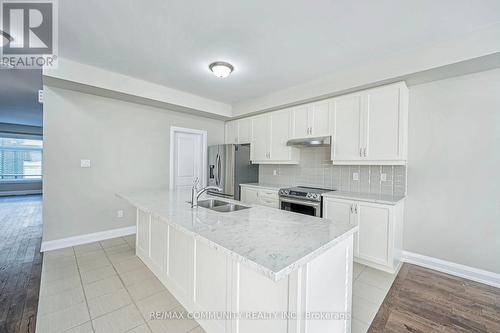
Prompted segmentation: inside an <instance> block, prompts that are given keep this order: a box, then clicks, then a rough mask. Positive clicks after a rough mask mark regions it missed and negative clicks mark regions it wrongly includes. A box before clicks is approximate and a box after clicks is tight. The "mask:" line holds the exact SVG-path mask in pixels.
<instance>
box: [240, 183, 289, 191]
mask: <svg viewBox="0 0 500 333" xmlns="http://www.w3.org/2000/svg"><path fill="white" fill-rule="evenodd" d="M241 186H243V187H253V188H262V189H266V190H273V191H279V190H280V189H281V188H283V187H286V186H284V185H271V184H263V185H260V184H252V183H249V184H245V183H243V184H240V187H241Z"/></svg>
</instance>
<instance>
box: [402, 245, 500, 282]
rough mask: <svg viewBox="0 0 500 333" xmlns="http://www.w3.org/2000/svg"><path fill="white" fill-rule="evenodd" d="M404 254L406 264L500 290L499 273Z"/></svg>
mask: <svg viewBox="0 0 500 333" xmlns="http://www.w3.org/2000/svg"><path fill="white" fill-rule="evenodd" d="M402 254H403V256H402V260H403V261H404V262H407V263H410V264H415V265H418V266H422V267H426V268H430V269H434V270H436V271H439V272H443V273H447V274H451V275H455V276H458V277H462V278H465V279H469V280H472V281H476V282H480V283H484V284H487V285H490V286H493V287H497V288H500V274H498V273H493V272H489V271H485V270H482V269H478V268H474V267H469V266H465V265H461V264H456V263H454V262H450V261H446V260H442V259H437V258H433V257H427V256H424V255H421V254H418V253H413V252H408V251H403V253H402Z"/></svg>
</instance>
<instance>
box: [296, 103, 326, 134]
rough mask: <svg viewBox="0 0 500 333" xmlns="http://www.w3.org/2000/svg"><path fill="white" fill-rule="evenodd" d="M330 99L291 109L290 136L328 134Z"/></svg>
mask: <svg viewBox="0 0 500 333" xmlns="http://www.w3.org/2000/svg"><path fill="white" fill-rule="evenodd" d="M330 116H331V111H330V101H328V100H326V101H320V102H316V103H312V104H306V105H301V106H297V107H295V108H294V109H292V124H293V125H292V129H293V131H292V137H293V138H305V137H311V136H327V135H330Z"/></svg>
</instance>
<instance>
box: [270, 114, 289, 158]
mask: <svg viewBox="0 0 500 333" xmlns="http://www.w3.org/2000/svg"><path fill="white" fill-rule="evenodd" d="M270 126H271V131H270V136H271V150H270V153H271V159H272V160H274V161H285V160H289V159H290V149H292V148H290V147H288V146H287V145H286V142H287V141H288V140H289V139H290V111H289V110H284V111H278V112H272V113H270Z"/></svg>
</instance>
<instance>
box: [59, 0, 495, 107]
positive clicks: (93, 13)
mask: <svg viewBox="0 0 500 333" xmlns="http://www.w3.org/2000/svg"><path fill="white" fill-rule="evenodd" d="M59 11H60V14H59V25H60V28H59V32H60V41H59V48H60V53H61V56H63V57H66V58H69V59H73V60H76V61H79V62H82V63H85V64H89V65H94V66H98V67H102V68H105V69H109V70H112V71H115V72H118V73H122V74H126V75H130V76H133V77H136V78H140V79H144V80H147V81H151V82H155V83H159V84H162V85H166V86H169V87H171V88H176V89H180V90H184V91H187V92H190V93H194V94H198V95H200V96H204V97H208V98H211V99H215V100H219V101H222V102H226V103H236V102H241V101H245V100H248V99H251V98H255V97H259V96H261V95H265V94H268V93H270V92H273V91H276V90H280V89H284V88H287V87H290V86H294V85H297V84H300V83H303V82H307V81H310V80H313V79H317V78H320V77H321V76H323V75H326V74H328V73H331V72H334V71H336V70H338V69H339V68H343V67H346V66H355V65H356V64H357V63H361V62H363V61H366V60H371V59H374V58H381V57H387V56H389V55H391V56H394V55H395V54H396V55H397V53H398V52H402V51H408V50H412V49H416V48H421V47H425V46H426V45H429V46H430V45H432V44H436V43H439V42H442V41H445V40H449V39H451V38H457V37H460V36H463V35H466V34H468V33H471V32H472V31H474V30H477V29H481V28H484V27H486V26H488V25H492V24H495V23H498V22H500V1H498V0H439V1H436V0H418V1H401V0H378V1H373V0H358V1H352V0H330V1H326V0H314V1H304V0H302V1H297V0H273V1H269V0H267V1H262V0H252V1H234V0H213V1H201V0H200V1H192V0H148V1H138V0H106V1H103V0H86V1H83V0H64V1H60V2H59ZM217 60H223V61H228V62H230V63H232V64H233V65H234V66H235V72H234V73H233V74H232V75H231V76H230V77H229V78H227V79H224V80H221V79H217V78H215V77H214V76H213V75H211V74H210V73H209V72H208V64H209V63H210V62H212V61H217Z"/></svg>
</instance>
